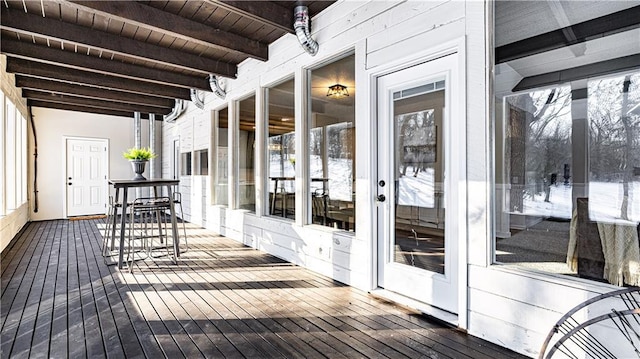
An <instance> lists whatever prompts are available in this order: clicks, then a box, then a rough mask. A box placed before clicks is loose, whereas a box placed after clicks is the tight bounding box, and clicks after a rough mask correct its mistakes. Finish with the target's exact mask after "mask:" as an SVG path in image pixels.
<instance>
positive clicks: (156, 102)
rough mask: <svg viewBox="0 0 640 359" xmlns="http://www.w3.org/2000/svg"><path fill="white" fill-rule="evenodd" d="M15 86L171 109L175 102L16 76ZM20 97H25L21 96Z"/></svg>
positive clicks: (23, 88)
mask: <svg viewBox="0 0 640 359" xmlns="http://www.w3.org/2000/svg"><path fill="white" fill-rule="evenodd" d="M16 86H17V87H20V88H22V90H23V92H24V91H25V90H40V91H48V92H55V93H60V94H69V95H76V96H82V97H86V98H92V99H101V100H115V101H121V102H126V103H133V104H142V105H150V106H156V107H168V108H172V107H173V106H174V105H175V101H174V100H172V99H168V98H162V97H156V96H147V95H140V94H135V93H131V92H126V91H115V90H107V89H101V88H97V87H92V86H82V85H74V84H69V83H66V82H60V81H51V80H43V79H38V78H34V77H27V76H22V75H16ZM22 97H26V96H24V93H23V96H22Z"/></svg>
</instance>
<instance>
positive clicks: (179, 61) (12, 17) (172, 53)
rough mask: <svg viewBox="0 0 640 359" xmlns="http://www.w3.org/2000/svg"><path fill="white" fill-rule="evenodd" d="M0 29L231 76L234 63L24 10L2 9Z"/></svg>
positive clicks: (234, 70) (233, 73) (177, 66)
mask: <svg viewBox="0 0 640 359" xmlns="http://www.w3.org/2000/svg"><path fill="white" fill-rule="evenodd" d="M0 15H1V16H2V22H1V23H0V28H2V29H3V30H11V31H16V32H19V33H24V34H29V35H34V36H41V37H45V38H49V39H55V40H59V41H66V42H70V43H74V44H78V45H83V46H87V47H90V48H94V49H100V50H103V51H110V52H114V53H118V54H122V55H126V56H130V57H134V58H137V59H140V60H147V61H152V62H156V63H158V64H162V65H168V66H173V67H176V68H181V69H185V70H190V71H199V72H202V73H203V74H209V73H212V74H216V75H220V76H224V77H230V78H235V77H236V73H237V66H235V65H233V64H229V63H226V62H222V61H218V60H214V59H210V58H206V57H202V56H198V55H195V54H191V53H187V52H184V51H180V50H175V49H170V48H165V47H162V46H158V45H153V44H150V43H146V42H141V41H136V40H134V39H130V38H127V37H123V36H118V35H114V34H110V33H107V32H103V31H97V30H93V29H91V28H88V27H85V26H80V25H75V24H70V23H66V22H62V21H59V20H56V19H52V18H45V17H42V16H38V15H31V14H28V13H25V12H24V11H19V10H15V9H9V8H5V7H3V8H2V13H1V14H0Z"/></svg>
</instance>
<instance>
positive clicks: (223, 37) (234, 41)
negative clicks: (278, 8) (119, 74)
mask: <svg viewBox="0 0 640 359" xmlns="http://www.w3.org/2000/svg"><path fill="white" fill-rule="evenodd" d="M64 4H65V5H69V6H74V7H77V8H82V9H85V10H88V11H90V12H97V13H100V14H101V15H104V16H106V17H107V18H109V19H113V20H119V21H122V22H126V23H130V24H135V25H138V26H141V27H145V28H148V29H152V30H155V31H159V32H162V33H165V34H168V35H170V36H174V37H177V38H180V39H182V40H185V41H187V42H189V43H198V44H201V45H205V46H209V47H216V48H219V49H222V50H224V51H230V52H233V53H236V54H240V55H244V56H248V57H252V58H254V59H258V60H262V61H266V60H268V58H269V48H268V47H267V45H266V44H263V43H260V42H259V41H255V40H251V39H248V38H246V37H242V36H239V35H236V34H233V33H231V32H227V31H222V30H220V29H216V28H212V27H209V26H207V25H204V24H202V23H199V22H196V21H192V20H189V19H185V18H183V17H181V16H178V15H175V14H172V13H169V12H166V11H162V10H159V9H156V8H154V7H151V6H147V5H144V4H141V3H138V2H135V1H67V2H65V3H64Z"/></svg>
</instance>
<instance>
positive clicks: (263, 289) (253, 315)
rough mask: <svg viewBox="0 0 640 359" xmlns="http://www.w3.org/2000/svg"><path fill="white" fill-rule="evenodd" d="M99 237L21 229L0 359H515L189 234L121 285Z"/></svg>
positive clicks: (91, 226)
mask: <svg viewBox="0 0 640 359" xmlns="http://www.w3.org/2000/svg"><path fill="white" fill-rule="evenodd" d="M99 227H100V228H102V221H101V220H78V221H67V220H57V221H45V222H32V223H30V224H28V225H27V226H26V227H25V228H24V229H23V230H22V232H21V233H20V234H19V235H18V238H17V241H16V242H15V244H14V245H12V246H11V247H10V248H8V249H7V250H5V251H4V252H3V253H2V263H1V267H2V298H1V299H2V303H1V305H2V306H1V320H2V322H1V328H2V332H1V341H0V353H1V354H0V357H1V358H22V357H25V358H26V357H53V358H64V357H70V358H83V357H89V358H101V357H112V358H125V357H127V358H134V357H135V358H138V357H146V358H160V357H168V358H181V357H187V358H200V357H205V358H227V357H228V358H324V357H329V358H361V357H369V358H403V357H407V358H422V357H425V358H485V359H494V358H520V357H521V356H519V355H518V354H515V353H513V352H510V351H508V350H506V349H504V348H501V347H499V346H496V345H493V344H490V343H487V342H485V341H482V340H480V339H478V338H475V337H472V336H468V335H465V334H463V333H461V332H459V331H456V330H453V329H451V328H448V327H446V326H443V325H442V324H440V323H439V322H437V321H433V320H430V319H429V318H427V317H425V316H422V315H418V314H416V313H412V312H410V311H408V310H406V309H404V308H402V307H398V306H394V305H392V304H389V303H384V302H382V301H380V300H378V299H375V298H373V297H372V296H370V295H369V294H367V293H366V292H362V291H359V290H356V289H354V288H351V287H348V286H345V285H342V284H340V283H337V282H334V281H333V280H331V279H329V278H326V277H323V276H320V275H318V274H315V273H313V272H310V271H308V270H305V269H303V268H300V267H297V266H295V265H291V264H289V263H287V262H284V261H282V260H280V259H277V258H275V257H273V256H270V255H267V254H265V253H263V252H260V251H257V250H254V249H250V248H247V247H244V246H242V245H241V244H239V243H237V242H235V241H232V240H230V239H227V238H224V237H221V236H219V235H216V234H215V233H213V232H211V231H207V230H204V229H200V228H196V227H191V228H189V238H190V239H189V247H190V248H189V251H188V252H186V253H185V254H183V256H182V257H181V261H180V263H179V264H178V265H174V264H171V263H170V262H169V261H167V260H157V261H151V260H146V261H143V262H140V263H138V266H137V267H136V268H135V270H134V273H133V274H129V273H128V272H127V271H126V270H122V271H120V270H118V269H117V268H116V267H115V266H106V265H105V264H104V263H103V258H102V256H101V255H100V243H101V241H102V237H101V235H100V231H99Z"/></svg>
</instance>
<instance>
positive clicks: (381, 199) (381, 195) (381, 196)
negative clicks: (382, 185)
mask: <svg viewBox="0 0 640 359" xmlns="http://www.w3.org/2000/svg"><path fill="white" fill-rule="evenodd" d="M376 199H377V200H378V202H384V201H385V200H386V199H387V197H385V196H384V195H383V194H379V195H378V197H377V198H376Z"/></svg>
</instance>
